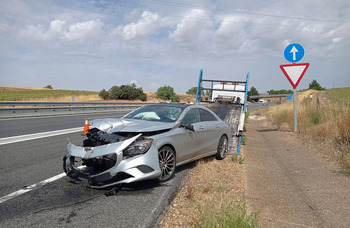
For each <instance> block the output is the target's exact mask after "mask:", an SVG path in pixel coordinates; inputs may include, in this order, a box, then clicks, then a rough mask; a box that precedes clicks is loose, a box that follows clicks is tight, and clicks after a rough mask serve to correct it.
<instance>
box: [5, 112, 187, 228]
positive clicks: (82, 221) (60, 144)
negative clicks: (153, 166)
mask: <svg viewBox="0 0 350 228" xmlns="http://www.w3.org/2000/svg"><path fill="white" fill-rule="evenodd" d="M124 114H125V113H122V112H117V113H115V114H112V113H106V114H87V115H76V116H72V115H69V116H57V117H40V118H38V117H36V118H18V119H5V120H4V119H3V120H0V129H1V131H0V141H1V142H2V144H0V210H1V213H0V227H48V226H50V227H62V226H64V227H81V226H89V227H97V226H98V227H150V226H153V224H154V223H155V222H156V220H157V218H158V217H159V216H160V215H161V214H162V213H163V211H164V209H165V208H166V206H167V205H168V203H169V202H170V201H171V199H172V197H173V196H174V195H175V193H176V191H177V189H178V188H179V187H180V186H181V181H182V179H183V177H184V176H185V175H186V174H187V172H188V170H189V169H190V168H191V166H192V164H189V165H185V166H183V167H180V168H178V169H177V173H176V176H175V178H174V179H172V180H171V181H168V182H166V183H164V184H161V185H159V184H158V183H157V182H155V181H147V182H141V183H137V184H130V185H127V186H125V187H123V188H122V189H121V190H120V191H119V192H118V193H117V194H116V195H114V196H109V197H107V196H105V195H104V193H105V192H106V190H95V189H90V188H86V184H85V183H80V184H73V183H70V182H68V181H67V179H66V178H65V175H63V174H62V173H63V169H62V158H63V156H64V155H65V154H66V151H67V148H66V142H67V138H70V140H71V141H72V142H73V143H75V144H81V143H82V140H83V139H84V138H85V136H82V135H81V133H82V129H83V125H84V121H85V118H86V117H87V118H89V119H96V118H106V117H120V116H122V115H124ZM79 128H81V131H80V130H79ZM67 129H73V131H74V132H73V133H68V131H67V133H64V131H65V130H67ZM57 130H63V133H62V132H61V134H59V135H55V136H50V137H45V135H46V136H47V134H48V133H45V134H43V135H42V134H41V135H39V136H38V137H37V138H36V139H30V138H31V137H33V136H37V135H38V133H43V132H56V131H57ZM20 135H25V137H23V139H25V141H20V142H15V143H8V142H11V141H10V139H12V138H13V137H16V136H20ZM28 139H30V140H28Z"/></svg>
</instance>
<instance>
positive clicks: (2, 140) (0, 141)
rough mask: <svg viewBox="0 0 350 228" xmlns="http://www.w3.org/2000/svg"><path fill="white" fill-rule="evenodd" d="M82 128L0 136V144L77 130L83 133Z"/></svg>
mask: <svg viewBox="0 0 350 228" xmlns="http://www.w3.org/2000/svg"><path fill="white" fill-rule="evenodd" d="M83 130H84V128H83V127H76V128H70V129H63V130H57V131H47V132H41V133H35V134H28V135H19V136H12V137H6V138H0V145H5V144H10V143H16V142H23V141H27V140H33V139H41V138H47V137H51V136H56V135H64V134H69V133H74V132H79V131H81V132H82V133H83Z"/></svg>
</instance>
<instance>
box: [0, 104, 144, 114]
mask: <svg viewBox="0 0 350 228" xmlns="http://www.w3.org/2000/svg"><path fill="white" fill-rule="evenodd" d="M146 104H151V103H147V102H139V103H133V102H45V101H43V102H42V101H0V106H2V107H1V108H0V117H3V118H6V117H21V116H42V115H62V114H79V113H87V112H109V111H116V110H131V109H135V108H137V107H140V106H143V105H146Z"/></svg>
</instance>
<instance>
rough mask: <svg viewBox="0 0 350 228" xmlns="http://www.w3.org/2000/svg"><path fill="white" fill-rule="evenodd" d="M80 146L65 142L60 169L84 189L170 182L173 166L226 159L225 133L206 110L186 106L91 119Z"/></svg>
mask: <svg viewBox="0 0 350 228" xmlns="http://www.w3.org/2000/svg"><path fill="white" fill-rule="evenodd" d="M89 125H90V128H89V129H90V130H89V131H88V133H87V139H85V140H84V141H83V146H77V145H73V144H72V143H71V142H70V141H69V139H68V154H67V155H66V156H65V157H64V158H63V168H64V171H65V172H66V174H67V176H68V177H71V178H74V179H77V178H78V179H80V178H87V179H88V182H89V185H90V187H93V188H105V187H110V186H114V185H118V184H123V183H131V182H135V181H141V180H147V179H158V180H159V181H160V182H164V181H167V180H169V179H171V178H172V177H173V176H174V174H175V168H176V166H180V165H183V164H185V163H188V162H191V161H194V160H197V159H200V158H203V157H207V156H211V155H215V156H216V158H217V159H219V160H221V159H224V158H225V157H226V153H227V151H228V144H229V140H230V139H231V129H230V127H229V126H228V125H227V123H226V122H224V121H223V120H221V119H220V118H219V117H218V116H217V115H216V114H215V113H213V112H212V111H211V110H209V109H207V108H205V107H203V106H199V105H188V104H175V103H164V104H161V103H160V104H151V105H146V106H143V107H140V108H138V109H136V110H134V111H132V112H131V113H129V114H127V115H125V116H124V117H122V118H116V119H96V120H93V121H91V122H90V124H89Z"/></svg>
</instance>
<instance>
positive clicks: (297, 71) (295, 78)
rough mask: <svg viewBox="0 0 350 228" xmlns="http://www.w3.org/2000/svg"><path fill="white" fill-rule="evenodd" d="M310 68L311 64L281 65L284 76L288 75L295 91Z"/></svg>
mask: <svg viewBox="0 0 350 228" xmlns="http://www.w3.org/2000/svg"><path fill="white" fill-rule="evenodd" d="M309 66H310V63H298V64H287V65H280V68H281V70H282V71H283V73H284V75H286V77H287V79H288V81H289V82H290V84H292V86H293V89H296V88H297V86H298V84H299V82H300V80H301V79H302V77H303V76H304V74H305V72H306V70H307V68H308V67H309Z"/></svg>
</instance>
